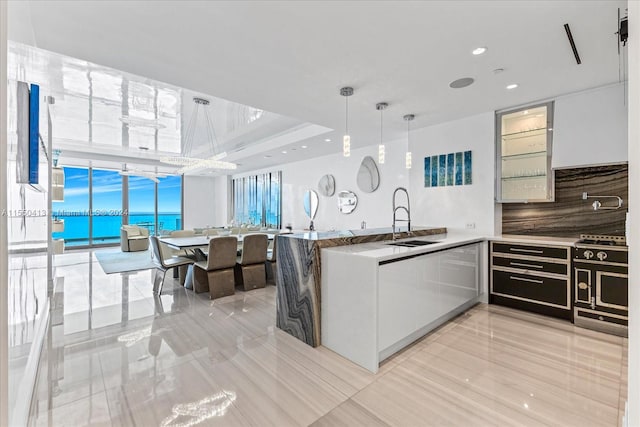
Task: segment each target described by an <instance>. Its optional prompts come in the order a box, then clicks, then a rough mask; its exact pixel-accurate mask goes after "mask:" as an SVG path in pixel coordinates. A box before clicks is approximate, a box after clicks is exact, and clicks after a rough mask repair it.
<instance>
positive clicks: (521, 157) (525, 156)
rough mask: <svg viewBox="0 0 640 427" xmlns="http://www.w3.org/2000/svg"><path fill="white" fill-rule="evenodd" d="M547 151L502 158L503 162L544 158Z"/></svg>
mask: <svg viewBox="0 0 640 427" xmlns="http://www.w3.org/2000/svg"><path fill="white" fill-rule="evenodd" d="M546 155H547V152H546V151H534V152H531V153H521V154H510V155H508V156H502V161H503V162H504V161H508V160H516V159H526V158H528V157H543V156H546Z"/></svg>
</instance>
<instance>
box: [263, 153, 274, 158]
mask: <svg viewBox="0 0 640 427" xmlns="http://www.w3.org/2000/svg"><path fill="white" fill-rule="evenodd" d="M270 157H272V156H271V154H266V155H265V156H264V158H265V159H268V158H270Z"/></svg>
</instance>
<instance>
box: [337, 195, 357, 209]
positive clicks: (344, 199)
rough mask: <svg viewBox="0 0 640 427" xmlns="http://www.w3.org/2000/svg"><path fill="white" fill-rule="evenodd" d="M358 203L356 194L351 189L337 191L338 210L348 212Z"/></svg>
mask: <svg viewBox="0 0 640 427" xmlns="http://www.w3.org/2000/svg"><path fill="white" fill-rule="evenodd" d="M357 205H358V196H356V193H354V192H353V191H341V192H339V193H338V210H339V211H340V212H342V213H343V214H350V213H351V212H353V210H354V209H355V208H356V206H357Z"/></svg>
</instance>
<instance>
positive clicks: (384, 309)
mask: <svg viewBox="0 0 640 427" xmlns="http://www.w3.org/2000/svg"><path fill="white" fill-rule="evenodd" d="M434 237H435V238H424V240H437V241H438V243H434V244H432V245H429V246H421V247H417V248H402V247H395V246H390V245H388V244H385V243H377V244H363V245H353V246H349V247H339V248H328V249H323V250H322V259H323V263H322V302H321V306H322V310H321V313H322V320H321V325H322V327H321V333H322V345H324V346H325V347H327V348H329V349H331V350H333V351H335V352H337V353H338V354H341V355H342V356H344V357H346V358H348V359H350V360H351V361H353V362H355V363H357V364H359V365H360V366H363V367H365V368H366V369H368V370H370V371H372V372H377V370H378V366H379V363H380V362H381V361H383V360H384V359H386V358H387V357H389V356H391V355H392V354H393V353H395V352H397V351H399V350H401V349H402V348H403V347H406V346H407V345H409V344H410V343H412V342H413V341H415V340H416V339H418V338H420V337H421V336H423V335H425V334H427V333H428V332H429V331H431V330H433V329H435V328H436V327H438V326H440V325H441V324H442V323H444V322H446V321H447V320H449V319H451V318H452V317H454V316H456V315H458V314H459V313H461V312H462V311H464V310H466V309H467V308H469V307H470V306H472V305H473V304H475V303H476V302H477V301H478V297H479V296H480V294H481V289H482V288H483V287H482V286H481V264H480V260H481V259H482V252H483V248H484V243H482V242H479V241H478V240H479V239H475V241H474V239H466V240H467V241H465V240H464V239H462V240H460V239H458V240H457V241H456V239H450V238H449V239H448V238H446V237H445V236H434ZM437 237H440V239H438V238H437ZM469 240H471V241H469Z"/></svg>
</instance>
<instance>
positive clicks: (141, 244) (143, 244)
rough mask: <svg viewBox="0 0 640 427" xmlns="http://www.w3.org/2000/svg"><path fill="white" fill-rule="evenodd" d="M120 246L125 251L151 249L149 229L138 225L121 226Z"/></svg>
mask: <svg viewBox="0 0 640 427" xmlns="http://www.w3.org/2000/svg"><path fill="white" fill-rule="evenodd" d="M120 247H121V248H122V251H123V252H136V251H146V250H147V249H149V230H147V229H146V228H143V227H138V226H137V225H123V226H122V227H120Z"/></svg>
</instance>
